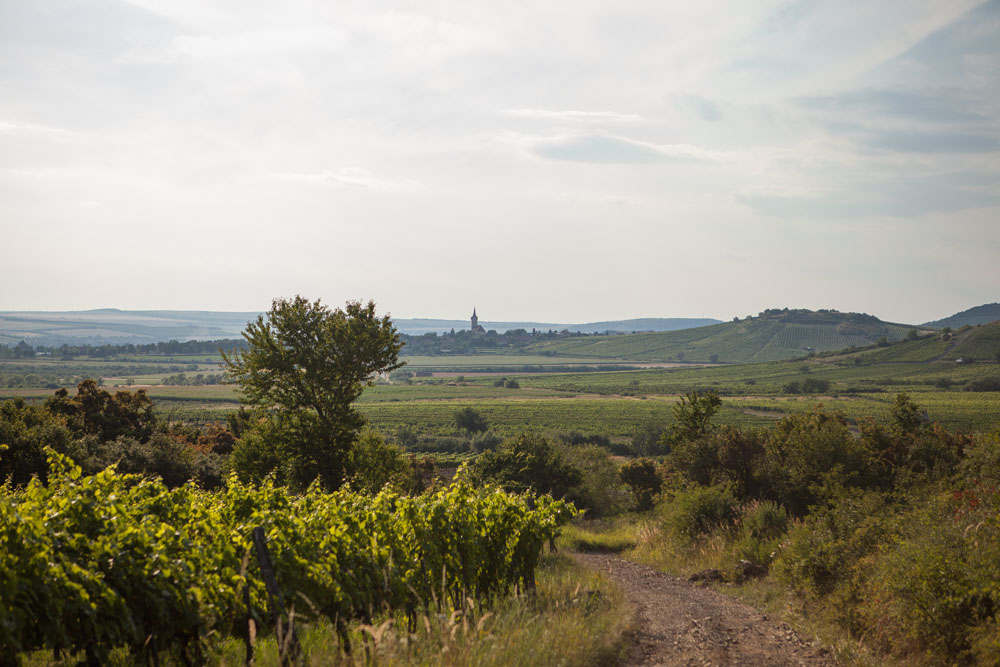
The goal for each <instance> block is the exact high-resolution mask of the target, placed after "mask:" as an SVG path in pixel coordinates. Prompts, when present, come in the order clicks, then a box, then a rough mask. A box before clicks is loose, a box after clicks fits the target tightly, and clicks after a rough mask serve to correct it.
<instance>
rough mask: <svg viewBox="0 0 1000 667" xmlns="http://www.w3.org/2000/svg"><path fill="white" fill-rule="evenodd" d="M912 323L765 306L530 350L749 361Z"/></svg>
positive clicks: (863, 339)
mask: <svg viewBox="0 0 1000 667" xmlns="http://www.w3.org/2000/svg"><path fill="white" fill-rule="evenodd" d="M911 329H913V327H912V326H909V325H904V324H894V323H891V322H883V321H882V320H880V319H878V318H877V317H873V316H872V315H865V314H861V313H840V312H837V311H829V310H820V311H810V310H787V309H786V310H767V311H764V312H763V313H761V314H760V315H759V316H757V317H753V318H746V319H743V320H739V321H733V322H724V323H720V324H714V325H711V326H705V327H698V328H694V329H685V330H682V331H671V332H662V333H637V334H628V335H618V336H589V337H586V338H567V339H564V340H557V341H548V342H544V343H539V344H537V345H532V346H529V347H528V348H526V350H525V352H526V353H537V354H549V355H554V356H574V357H593V358H595V359H600V358H608V359H611V358H614V359H628V360H631V361H660V362H667V361H697V362H712V361H718V362H726V363H746V362H754V361H777V360H780V359H791V358H795V357H802V356H806V355H808V354H809V353H810V352H822V351H827V350H840V349H845V348H849V347H853V346H857V347H862V346H867V345H872V344H874V343H876V342H877V341H878V340H879V339H880V338H882V337H885V338H886V340H887V341H896V340H901V339H902V338H903V337H905V336H906V335H907V334H908V333H909V332H910V330H911Z"/></svg>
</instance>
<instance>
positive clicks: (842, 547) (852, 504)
mask: <svg viewBox="0 0 1000 667" xmlns="http://www.w3.org/2000/svg"><path fill="white" fill-rule="evenodd" d="M888 516H889V511H888V507H887V506H886V502H885V499H884V498H883V497H882V495H880V494H878V493H865V494H862V495H860V496H853V495H852V496H844V497H842V498H839V499H837V500H836V501H835V502H834V503H833V504H832V505H831V506H830V507H828V508H826V509H824V510H822V511H819V512H816V513H814V514H811V515H809V516H808V517H806V518H805V519H804V520H802V521H799V522H796V523H795V524H794V526H793V527H792V529H791V531H790V532H789V538H788V541H787V543H786V545H785V547H784V549H783V550H782V551H781V553H780V554H779V556H778V558H777V560H776V562H775V571H776V573H777V574H778V577H779V578H780V579H782V580H783V581H784V582H785V583H787V584H789V585H791V586H792V587H794V588H796V589H799V590H801V591H803V592H805V593H808V594H810V595H813V596H817V595H819V596H821V595H827V594H829V593H831V592H833V590H834V588H835V587H837V586H838V585H841V584H843V583H844V582H851V581H852V580H854V579H856V578H857V575H858V574H859V573H861V571H862V569H863V565H864V564H863V563H862V562H861V561H862V559H863V558H865V557H866V556H868V555H869V554H871V553H872V552H873V551H875V549H876V548H877V547H878V545H879V543H880V542H881V541H882V540H883V539H884V538H885V537H886V533H887V531H888V526H887V525H886V518H887V517H888ZM859 568H861V569H859Z"/></svg>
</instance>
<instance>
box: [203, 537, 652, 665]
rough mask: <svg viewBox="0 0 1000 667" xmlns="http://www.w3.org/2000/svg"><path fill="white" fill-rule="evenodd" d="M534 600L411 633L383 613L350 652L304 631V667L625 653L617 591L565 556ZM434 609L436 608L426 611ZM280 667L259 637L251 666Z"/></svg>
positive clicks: (513, 601) (241, 650) (572, 659)
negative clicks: (253, 664) (274, 666)
mask: <svg viewBox="0 0 1000 667" xmlns="http://www.w3.org/2000/svg"><path fill="white" fill-rule="evenodd" d="M537 580H538V583H537V589H536V591H535V594H534V595H531V596H518V597H512V598H508V599H506V600H503V601H500V602H498V603H497V604H496V605H494V606H493V607H492V608H489V609H487V608H484V607H480V606H479V605H477V604H475V603H473V602H472V601H471V600H470V601H469V602H468V603H467V604H466V606H465V608H463V609H461V610H457V611H454V612H451V613H434V612H430V613H427V614H425V615H423V616H422V617H420V618H419V619H418V621H417V624H416V627H415V628H408V627H407V622H406V619H405V617H404V616H403V615H402V614H391V613H390V614H383V615H382V616H380V617H378V618H376V619H375V620H374V621H373V622H372V624H371V625H364V624H357V625H354V626H352V628H351V632H350V638H351V645H352V647H353V651H352V652H351V653H350V654H348V653H347V652H345V651H344V650H343V648H342V647H341V645H340V643H339V642H338V640H337V634H336V631H335V629H334V628H333V627H332V626H331V625H327V624H314V625H311V626H309V627H306V628H304V629H302V630H301V634H300V642H301V645H302V655H303V663H304V664H305V665H309V666H312V665H315V666H317V667H319V666H326V665H345V666H346V665H446V666H455V667H458V666H463V665H477V666H478V665H484V666H491V665H495V666H506V665H604V664H609V663H614V662H615V661H616V660H617V658H618V657H619V656H620V654H621V653H622V651H623V649H624V648H625V644H624V636H625V632H626V630H628V628H629V625H630V623H631V622H632V617H633V612H632V609H631V608H630V607H629V605H628V603H627V602H626V601H625V599H624V598H623V597H622V595H621V593H620V592H619V591H618V589H617V588H615V586H614V585H613V584H612V583H611V582H610V581H608V580H607V579H605V578H604V577H603V576H601V575H600V574H598V573H595V572H591V571H589V570H586V569H585V568H583V567H581V566H578V565H576V564H575V563H573V561H572V560H571V559H569V558H568V557H566V556H563V555H548V556H544V557H543V560H542V564H541V566H540V568H539V570H538V577H537ZM431 607H432V609H433V605H431ZM212 664H215V665H219V666H220V667H222V666H232V667H236V666H237V665H244V664H245V647H244V645H243V644H242V643H240V642H238V641H235V640H230V641H228V642H226V643H225V644H224V645H223V647H222V649H221V651H220V652H219V653H218V654H216V655H215V656H213V661H212ZM255 664H257V665H259V666H261V667H267V666H269V665H278V664H279V661H278V652H277V645H276V643H275V641H274V639H273V638H263V639H261V640H260V641H259V642H258V644H257V647H256V663H255Z"/></svg>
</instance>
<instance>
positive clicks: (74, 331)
mask: <svg viewBox="0 0 1000 667" xmlns="http://www.w3.org/2000/svg"><path fill="white" fill-rule="evenodd" d="M259 314H260V313H254V312H225V311H212V310H118V309H115V308H101V309H98V310H81V311H65V312H57V311H30V312H29V311H23V312H14V311H8V312H0V345H16V344H17V343H18V342H20V341H22V340H23V341H26V342H27V343H29V344H31V345H33V346H36V345H46V346H57V345H62V344H64V343H66V344H70V345H104V344H108V343H110V344H116V345H119V344H124V343H134V344H140V343H157V342H161V341H168V340H178V341H181V342H184V341H189V340H218V339H223V338H239V337H240V333H241V332H242V331H243V329H244V328H245V327H246V325H247V322H249V321H250V320H253V319H256V318H257V316H258V315H259ZM718 321H719V320H712V319H704V318H644V319H634V320H614V321H609V322H592V323H588V324H557V323H551V322H484V321H480V324H481V325H483V327H485V328H486V329H487V330H490V329H495V330H496V331H497V332H499V333H503V332H505V331H508V330H510V329H526V330H528V331H531V330H532V329H537V330H539V331H549V330H553V331H562V330H564V329H566V330H569V331H578V332H584V333H593V332H596V331H618V332H632V331H673V330H677V329H686V328H690V327H698V326H704V325H706V324H712V323H715V322H718ZM393 322H394V324H395V325H396V327H397V328H398V329H399V330H400V331H401V332H403V333H407V334H410V335H423V334H426V333H430V332H434V333H446V332H448V331H450V330H452V329H457V330H462V329H468V328H469V320H439V319H422V318H418V319H403V318H400V319H395V320H393Z"/></svg>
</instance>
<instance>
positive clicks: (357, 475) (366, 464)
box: [350, 429, 422, 494]
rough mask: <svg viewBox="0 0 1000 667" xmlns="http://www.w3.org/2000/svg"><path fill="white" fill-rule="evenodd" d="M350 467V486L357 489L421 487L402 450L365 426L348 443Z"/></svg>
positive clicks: (374, 491) (409, 490)
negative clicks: (356, 436) (351, 444)
mask: <svg viewBox="0 0 1000 667" xmlns="http://www.w3.org/2000/svg"><path fill="white" fill-rule="evenodd" d="M350 469H351V470H353V471H354V474H353V476H352V477H351V478H350V482H351V486H352V487H353V488H354V489H355V490H357V491H360V492H361V493H371V494H376V493H378V492H379V491H381V490H382V489H383V488H384V487H385V486H386V485H391V486H393V487H395V488H396V489H398V490H400V491H404V492H408V493H409V492H414V491H419V490H420V489H421V487H422V485H421V483H420V481H419V480H416V479H414V474H413V472H414V471H413V468H412V467H411V466H410V464H409V461H408V460H407V457H406V454H405V453H404V452H403V450H402V449H401V448H400V447H399V446H397V445H393V444H390V443H387V442H386V441H385V439H384V438H383V437H382V436H381V435H380V434H379V433H376V432H375V431H372V430H369V429H365V430H363V431H362V432H361V435H360V436H359V437H358V439H357V441H356V442H355V443H354V445H353V446H352V447H351V466H350Z"/></svg>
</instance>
